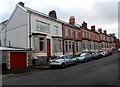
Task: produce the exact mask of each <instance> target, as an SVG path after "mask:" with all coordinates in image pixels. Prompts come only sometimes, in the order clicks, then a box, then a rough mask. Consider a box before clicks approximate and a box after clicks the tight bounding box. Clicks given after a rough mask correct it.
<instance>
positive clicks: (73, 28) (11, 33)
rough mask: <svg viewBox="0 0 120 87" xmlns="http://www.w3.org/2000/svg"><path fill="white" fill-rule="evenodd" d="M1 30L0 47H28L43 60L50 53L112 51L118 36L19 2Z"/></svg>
mask: <svg viewBox="0 0 120 87" xmlns="http://www.w3.org/2000/svg"><path fill="white" fill-rule="evenodd" d="M3 24H4V26H3V25H2V23H1V25H2V26H3V27H2V30H1V34H2V35H1V42H2V47H9V48H18V49H30V50H32V53H33V55H34V56H36V57H38V58H44V59H45V60H46V59H47V58H48V57H50V56H53V55H56V56H59V55H65V54H68V55H77V54H79V53H81V52H85V51H99V50H115V49H117V48H119V39H117V38H116V37H115V35H114V34H108V33H107V30H103V29H102V28H99V29H96V28H95V25H93V26H91V29H88V26H87V23H86V22H85V21H83V23H82V24H77V23H76V22H75V17H74V16H71V17H70V18H69V23H68V22H65V21H63V20H60V19H58V18H57V14H56V12H55V11H54V10H53V11H50V12H49V14H48V15H46V14H44V13H41V12H39V11H36V10H33V9H31V8H28V7H26V6H24V3H23V2H19V3H18V4H17V5H16V7H15V9H14V11H13V13H12V15H11V16H10V18H9V19H8V20H7V21H6V22H5V23H4V22H3ZM101 27H102V26H101Z"/></svg>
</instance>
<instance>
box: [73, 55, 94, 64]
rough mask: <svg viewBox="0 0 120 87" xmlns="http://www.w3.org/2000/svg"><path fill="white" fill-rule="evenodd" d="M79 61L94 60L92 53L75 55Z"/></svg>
mask: <svg viewBox="0 0 120 87" xmlns="http://www.w3.org/2000/svg"><path fill="white" fill-rule="evenodd" d="M75 58H76V60H77V62H86V61H87V60H92V58H91V54H90V53H81V54H79V55H78V57H75Z"/></svg>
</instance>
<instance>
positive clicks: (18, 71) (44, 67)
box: [2, 63, 50, 77]
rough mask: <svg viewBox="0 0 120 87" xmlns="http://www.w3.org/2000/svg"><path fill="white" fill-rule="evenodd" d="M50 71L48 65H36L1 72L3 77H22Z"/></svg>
mask: <svg viewBox="0 0 120 87" xmlns="http://www.w3.org/2000/svg"><path fill="white" fill-rule="evenodd" d="M47 69H50V66H49V63H38V64H36V65H35V66H33V65H31V66H29V67H24V68H16V69H10V70H9V69H8V70H3V71H2V76H3V77H9V76H22V75H27V74H30V73H32V72H35V71H38V70H39V71H40V70H47Z"/></svg>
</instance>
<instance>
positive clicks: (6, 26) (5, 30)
mask: <svg viewBox="0 0 120 87" xmlns="http://www.w3.org/2000/svg"><path fill="white" fill-rule="evenodd" d="M6 28H7V26H6V27H5V47H6V46H7V45H6V44H7V42H6V41H7V39H6V37H7V34H6V33H7V29H6Z"/></svg>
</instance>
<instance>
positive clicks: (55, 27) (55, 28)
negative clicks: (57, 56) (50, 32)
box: [54, 26, 58, 35]
mask: <svg viewBox="0 0 120 87" xmlns="http://www.w3.org/2000/svg"><path fill="white" fill-rule="evenodd" d="M54 34H56V35H58V26H54Z"/></svg>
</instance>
